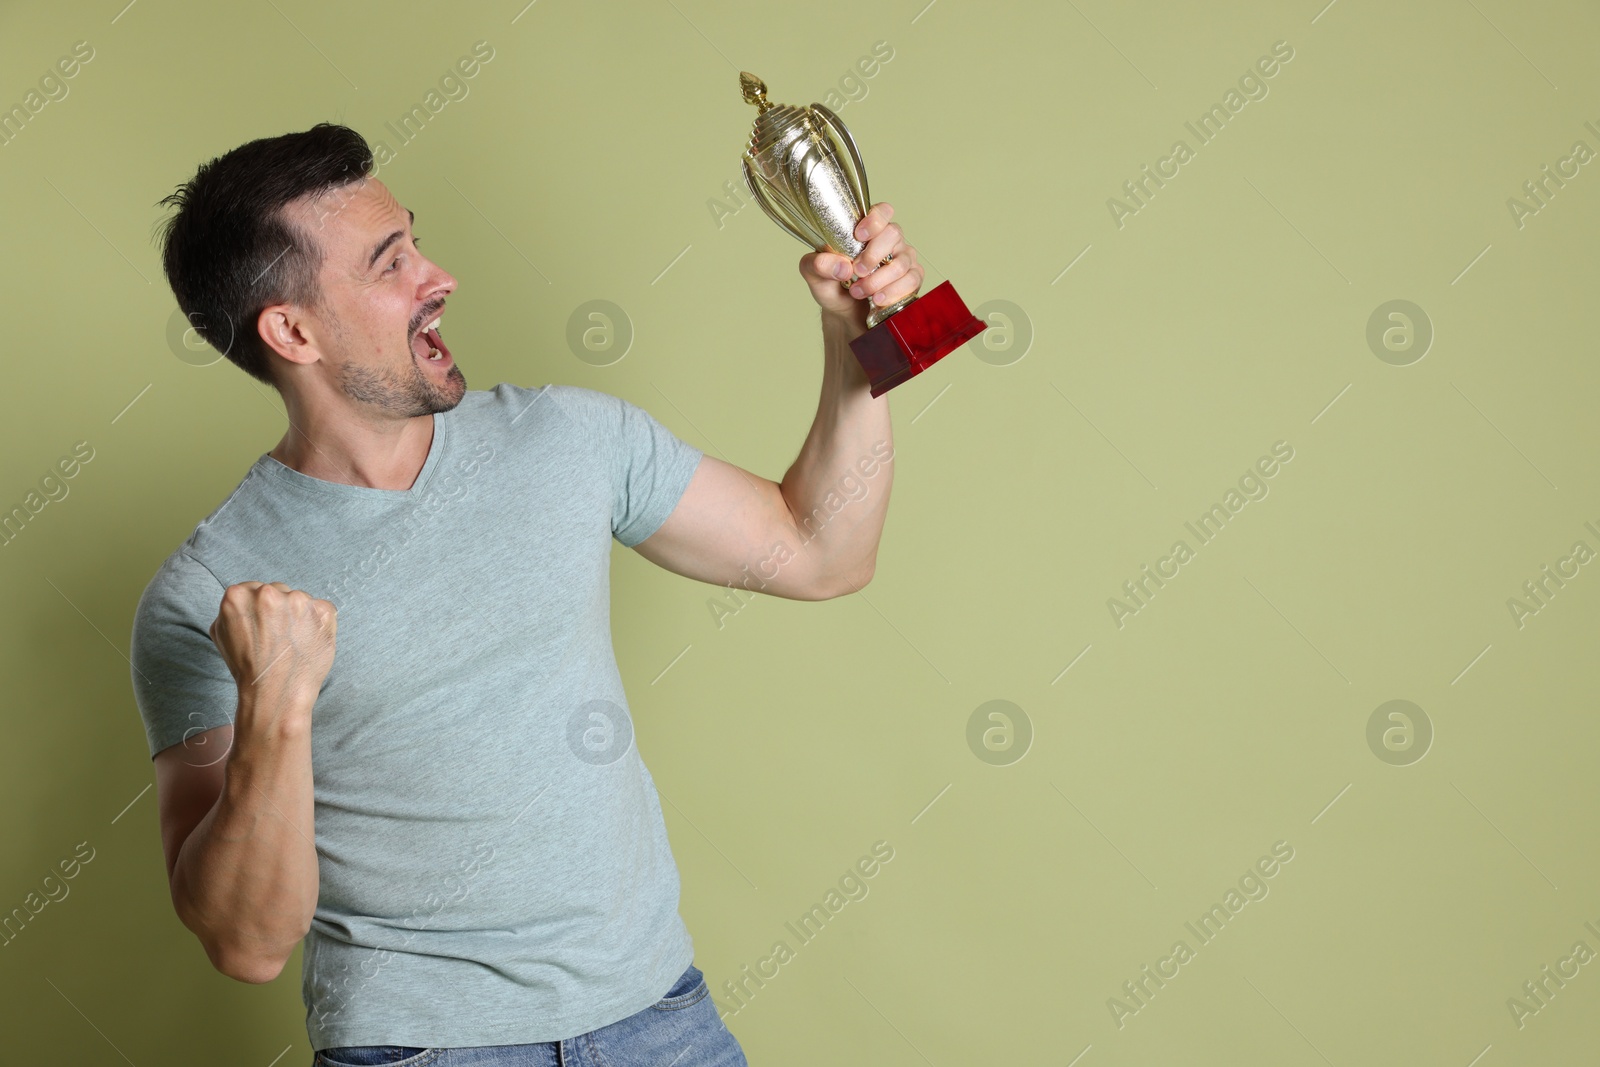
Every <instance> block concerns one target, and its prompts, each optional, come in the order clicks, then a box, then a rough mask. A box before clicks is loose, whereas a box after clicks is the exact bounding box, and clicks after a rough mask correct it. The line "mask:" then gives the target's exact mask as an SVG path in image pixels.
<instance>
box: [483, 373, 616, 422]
mask: <svg viewBox="0 0 1600 1067" xmlns="http://www.w3.org/2000/svg"><path fill="white" fill-rule="evenodd" d="M457 410H459V411H461V412H462V414H463V415H464V416H465V418H466V420H468V421H470V420H474V419H477V418H487V419H491V420H494V421H502V422H503V421H511V422H516V423H518V424H519V425H520V424H522V423H527V422H531V423H533V424H535V425H537V424H540V423H544V422H546V421H548V420H549V419H550V417H551V416H552V415H555V414H559V415H561V416H563V419H562V421H563V422H564V423H565V424H566V426H567V428H568V429H575V428H576V429H598V428H603V427H607V426H609V427H611V428H613V430H614V429H615V428H616V427H618V426H619V425H621V424H622V423H623V422H625V421H626V419H627V417H628V416H629V415H630V414H633V413H634V412H636V411H640V410H642V409H640V408H638V407H636V406H635V405H633V404H632V403H630V402H628V401H627V400H624V399H623V398H621V397H619V396H613V395H611V394H610V393H603V392H601V391H600V390H598V389H589V388H585V387H584V386H581V385H563V384H559V383H555V382H551V383H547V384H545V385H541V386H537V387H533V386H522V385H513V384H512V383H510V382H501V383H500V384H499V385H497V386H495V387H494V388H493V389H483V390H478V391H470V390H469V391H468V392H467V394H466V396H464V397H463V398H462V401H461V403H460V404H458V405H457Z"/></svg>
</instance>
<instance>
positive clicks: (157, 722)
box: [131, 384, 702, 1049]
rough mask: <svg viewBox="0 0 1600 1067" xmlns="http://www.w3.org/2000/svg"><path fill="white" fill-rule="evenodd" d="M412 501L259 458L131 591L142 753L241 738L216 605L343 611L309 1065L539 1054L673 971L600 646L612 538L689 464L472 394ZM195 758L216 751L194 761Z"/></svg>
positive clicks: (557, 409)
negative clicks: (225, 596)
mask: <svg viewBox="0 0 1600 1067" xmlns="http://www.w3.org/2000/svg"><path fill="white" fill-rule="evenodd" d="M433 424H434V436H433V443H432V446H431V450H430V451H429V453H428V458H427V462H426V463H425V464H424V465H423V467H422V470H421V472H420V473H419V474H418V476H417V480H416V483H415V484H414V485H413V486H412V487H411V488H410V489H407V490H391V489H372V488H367V487H364V486H353V485H342V484H339V483H335V482H329V481H324V480H322V479H319V478H313V477H310V476H308V475H304V474H301V473H300V472H298V471H296V470H294V469H293V468H290V467H288V466H285V465H284V464H282V463H280V462H278V461H277V460H275V459H273V458H272V457H270V456H267V455H263V456H262V457H261V458H260V459H259V460H257V461H256V463H255V465H254V466H253V467H251V469H250V471H249V473H248V474H247V475H246V476H245V478H244V480H243V481H241V482H240V483H239V485H238V487H237V488H235V489H234V490H233V492H232V493H231V494H230V495H229V496H228V498H227V499H226V500H224V501H223V502H222V504H221V505H220V506H219V507H218V508H217V509H216V510H215V511H213V512H212V513H211V514H210V515H209V516H208V517H207V518H206V519H205V520H204V521H202V522H201V523H200V525H199V526H197V527H196V528H195V531H194V533H193V534H191V535H190V537H189V538H188V540H186V541H185V542H184V543H183V544H182V545H181V546H180V547H179V548H178V549H177V551H175V552H174V553H173V554H172V555H171V556H170V557H169V558H168V559H167V560H166V561H165V562H164V563H163V564H162V565H161V568H160V570H159V571H158V572H157V573H156V576H155V577H154V578H153V579H152V580H151V582H150V584H149V586H148V588H147V589H146V590H145V592H144V595H143V596H142V597H141V598H140V601H139V607H138V611H137V614H136V616H135V620H134V626H133V647H132V657H131V658H132V662H133V671H132V672H131V673H132V678H133V683H134V692H135V695H136V697H137V699H138V704H139V712H140V714H141V716H142V717H143V719H144V725H145V731H146V734H147V736H148V740H149V747H150V752H151V755H152V756H154V754H155V753H157V752H159V751H161V750H162V749H164V748H166V747H168V746H170V745H174V744H177V743H179V742H180V741H182V740H184V739H185V738H186V737H188V736H192V735H193V734H197V733H199V732H201V731H203V730H208V729H211V728H212V727H215V726H220V725H222V724H224V723H228V722H231V721H232V720H233V716H234V712H235V710H236V703H237V697H238V690H237V688H236V686H235V683H234V681H233V678H232V676H231V675H230V674H229V673H228V669H227V666H226V664H225V663H224V662H223V660H222V656H221V654H220V653H219V652H218V651H217V649H216V646H215V645H214V644H213V643H212V641H211V638H210V635H209V629H210V626H211V623H212V620H213V619H215V618H216V616H217V611H218V608H219V606H220V604H221V600H222V593H223V590H224V588H225V587H227V586H229V585H232V584H234V583H237V582H243V581H264V582H270V581H283V582H287V583H288V584H289V585H290V586H291V587H292V588H295V589H302V590H305V591H306V592H308V593H310V594H311V595H313V596H317V597H321V598H323V599H326V600H329V601H331V602H332V603H333V604H335V605H336V606H337V607H338V609H339V634H338V639H337V649H336V652H335V656H334V662H333V668H332V670H331V671H330V672H329V674H328V678H327V680H326V682H325V683H324V684H323V687H322V691H321V694H320V695H319V696H318V698H317V702H316V706H315V709H314V711H313V713H312V734H311V762H312V773H313V776H314V778H315V792H316V807H315V814H316V840H315V843H316V848H317V860H318V866H319V875H320V895H319V897H318V900H317V908H316V915H315V917H314V918H313V919H312V922H311V929H310V932H309V933H308V934H307V935H306V938H305V941H304V943H303V966H302V977H301V988H302V995H303V997H304V999H305V1002H306V1026H307V1032H308V1034H309V1036H310V1038H311V1047H312V1048H313V1049H323V1048H329V1047H335V1046H341V1045H372V1044H400V1045H418V1046H426V1047H455V1046H471V1045H502V1044H524V1043H531V1042H540V1041H555V1040H560V1039H564V1038H569V1037H575V1036H577V1035H578V1034H582V1033H586V1032H588V1031H590V1030H594V1029H597V1028H598V1027H601V1026H604V1025H607V1024H609V1023H613V1022H616V1021H617V1020H619V1019H622V1018H625V1017H627V1016H629V1015H632V1014H633V1013H634V1012H637V1011H640V1010H642V1009H644V1008H646V1007H648V1006H649V1005H651V1004H653V1003H655V1002H656V1001H657V1000H659V999H660V998H661V997H662V996H663V995H665V993H666V991H667V990H668V989H669V988H670V987H671V986H672V983H673V982H674V980H676V979H677V978H678V977H679V976H680V975H681V974H682V973H683V971H684V970H685V969H686V968H687V967H688V966H689V963H690V962H691V960H692V958H693V955H694V953H693V945H692V942H691V940H690V937H689V933H688V930H687V929H686V928H685V926H684V924H683V920H682V919H681V918H680V917H679V915H678V888H679V883H678V871H677V867H676V864H675V863H674V861H673V857H672V853H671V850H670V848H669V846H668V842H667V834H666V826H665V823H664V822H663V820H662V816H661V804H660V801H659V799H658V798H657V795H656V789H655V783H654V781H653V780H652V779H651V777H650V772H649V770H648V769H646V767H645V765H644V762H643V760H641V759H640V757H639V752H638V749H637V747H636V746H635V745H634V744H633V728H632V725H631V721H630V719H629V715H628V711H627V707H628V699H627V696H626V695H625V694H624V693H623V689H622V678H621V676H620V675H619V673H618V671H617V664H616V658H615V654H614V652H613V649H612V644H611V615H610V604H611V592H610V561H611V540H612V538H613V537H615V538H616V540H618V541H620V542H621V543H622V544H623V545H626V546H629V547H632V546H633V545H636V544H638V543H639V542H640V541H642V540H644V539H645V538H646V537H648V536H649V535H650V534H652V533H653V532H655V530H656V529H657V527H659V526H660V525H661V523H662V522H664V521H665V520H666V518H667V516H668V515H669V514H670V513H671V512H672V510H673V508H674V507H675V506H676V505H677V503H678V500H679V499H680V498H681V497H682V495H683V492H684V490H685V489H686V488H687V487H688V484H689V479H690V477H691V476H692V475H693V473H694V470H695V467H696V465H697V464H698V463H699V461H700V457H701V455H702V453H701V451H700V450H699V449H697V448H695V447H693V446H691V445H689V444H687V443H685V442H684V441H682V440H680V439H679V438H678V437H676V436H675V435H673V433H672V432H671V431H669V430H668V429H666V427H664V426H662V425H661V424H660V423H659V422H657V421H656V420H655V419H654V418H653V417H651V416H650V415H649V414H648V413H647V412H646V411H644V410H643V409H642V408H639V407H636V406H634V405H633V404H630V403H628V402H627V401H625V400H622V399H620V398H618V397H614V396H609V395H607V394H605V393H601V392H596V391H594V390H591V389H583V388H578V387H575V386H564V385H546V386H545V387H544V388H543V389H524V388H521V387H519V386H515V385H509V384H502V385H499V386H496V387H495V388H494V389H492V390H488V391H483V390H476V391H468V392H467V393H466V395H465V396H464V397H463V399H462V401H461V403H460V404H459V405H458V406H457V407H456V408H455V409H453V410H451V411H448V412H445V413H442V414H437V415H435V416H434V417H433ZM194 747H195V753H194V755H193V757H192V758H191V762H202V761H210V760H212V759H215V758H218V757H220V755H221V753H206V752H205V751H204V749H203V747H201V746H194Z"/></svg>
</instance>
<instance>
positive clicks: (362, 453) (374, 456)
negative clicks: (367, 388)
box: [268, 397, 434, 489]
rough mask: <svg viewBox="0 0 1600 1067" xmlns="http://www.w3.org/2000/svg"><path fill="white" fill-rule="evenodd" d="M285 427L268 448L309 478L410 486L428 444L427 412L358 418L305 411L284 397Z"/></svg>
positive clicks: (384, 486) (346, 412)
mask: <svg viewBox="0 0 1600 1067" xmlns="http://www.w3.org/2000/svg"><path fill="white" fill-rule="evenodd" d="M285 410H286V413H287V414H288V417H289V428H288V430H286V431H285V432H284V435H283V439H282V440H280V441H279V442H278V444H277V446H276V447H274V448H273V450H272V451H271V452H270V453H268V454H269V455H271V456H272V458H273V459H275V460H277V461H278V462H279V463H282V464H283V465H284V466H286V467H289V468H291V469H293V470H296V471H299V472H300V473H301V474H304V475H307V476H309V477H312V478H321V479H322V480H324V481H329V482H339V483H341V484H343V485H359V486H365V487H367V488H369V489H410V488H411V486H412V485H413V484H415V483H416V480H417V475H418V474H420V473H421V472H422V467H423V464H424V463H426V462H427V459H428V452H429V450H430V449H431V448H432V447H433V434H434V423H433V416H432V415H417V416H412V417H409V418H395V417H393V416H390V417H386V418H376V419H372V418H363V417H361V416H360V414H359V413H353V412H352V411H351V410H350V409H349V408H345V409H344V410H341V411H337V412H326V411H321V412H319V411H316V410H307V409H305V408H304V407H302V406H301V405H299V404H295V403H292V402H290V401H289V400H288V398H287V397H286V398H285Z"/></svg>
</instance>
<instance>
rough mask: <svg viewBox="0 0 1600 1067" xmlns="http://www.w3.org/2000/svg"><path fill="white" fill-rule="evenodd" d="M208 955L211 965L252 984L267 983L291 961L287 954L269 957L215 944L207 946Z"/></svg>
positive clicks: (229, 975) (240, 980)
mask: <svg viewBox="0 0 1600 1067" xmlns="http://www.w3.org/2000/svg"><path fill="white" fill-rule="evenodd" d="M206 955H207V956H208V957H210V959H211V966H213V967H215V968H216V969H217V970H218V971H220V972H221V973H222V974H225V975H227V976H228V977H229V978H232V979H233V980H234V981H236V982H247V983H249V984H250V985H266V984H267V983H268V982H270V981H272V980H273V979H275V978H277V977H278V975H280V974H282V973H283V968H284V965H285V964H287V963H288V962H289V958H288V957H287V956H271V957H268V956H262V955H260V954H258V953H245V952H239V951H237V950H234V949H228V948H223V947H220V946H214V945H207V946H206Z"/></svg>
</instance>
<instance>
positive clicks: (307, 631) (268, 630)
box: [211, 582, 338, 700]
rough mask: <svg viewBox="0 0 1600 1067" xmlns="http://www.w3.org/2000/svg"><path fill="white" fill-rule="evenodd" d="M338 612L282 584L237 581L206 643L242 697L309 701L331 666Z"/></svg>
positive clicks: (225, 600) (229, 592)
mask: <svg viewBox="0 0 1600 1067" xmlns="http://www.w3.org/2000/svg"><path fill="white" fill-rule="evenodd" d="M337 628H338V609H336V608H335V607H334V606H333V605H332V604H331V603H329V602H328V601H326V600H318V599H317V598H315V597H313V596H312V595H311V594H309V593H303V592H301V591H300V590H298V589H290V588H289V586H288V585H286V584H285V583H283V582H240V583H239V584H237V585H230V586H229V587H228V588H227V589H226V590H225V591H224V592H223V594H222V607H221V610H219V611H218V612H217V618H216V621H215V622H213V623H212V624H211V640H212V641H213V642H214V643H215V644H216V646H217V651H219V652H221V653H222V658H223V660H224V661H226V662H227V664H228V670H229V671H231V672H232V674H233V680H234V681H235V682H237V683H238V685H239V691H240V692H241V693H243V692H245V691H247V690H255V691H260V690H270V691H272V692H275V693H282V694H285V695H289V696H295V697H303V698H306V699H309V700H314V699H315V698H316V695H317V693H318V692H319V691H320V690H321V688H322V681H323V679H324V678H326V677H327V676H328V671H329V670H330V669H332V667H333V652H334V632H335V630H337Z"/></svg>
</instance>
